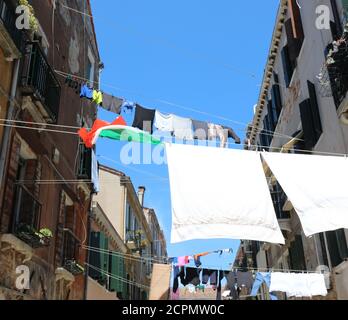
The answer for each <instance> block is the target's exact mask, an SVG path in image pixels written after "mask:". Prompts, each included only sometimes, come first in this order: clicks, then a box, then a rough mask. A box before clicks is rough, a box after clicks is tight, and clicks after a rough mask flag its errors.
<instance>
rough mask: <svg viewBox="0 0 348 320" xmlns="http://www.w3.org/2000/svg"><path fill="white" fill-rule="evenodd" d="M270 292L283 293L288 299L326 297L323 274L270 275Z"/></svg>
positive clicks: (278, 273) (274, 273)
mask: <svg viewBox="0 0 348 320" xmlns="http://www.w3.org/2000/svg"><path fill="white" fill-rule="evenodd" d="M269 290H270V291H271V292H277V291H279V292H285V293H286V294H287V296H288V297H298V298H300V297H315V296H326V295H327V289H326V285H325V277H324V275H323V274H319V273H312V274H305V273H303V274H302V273H282V272H272V273H271V285H270V289H269Z"/></svg>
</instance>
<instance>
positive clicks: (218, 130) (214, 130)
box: [208, 123, 228, 148]
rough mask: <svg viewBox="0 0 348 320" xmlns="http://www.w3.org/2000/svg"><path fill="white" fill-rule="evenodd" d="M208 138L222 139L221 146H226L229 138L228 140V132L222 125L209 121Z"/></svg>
mask: <svg viewBox="0 0 348 320" xmlns="http://www.w3.org/2000/svg"><path fill="white" fill-rule="evenodd" d="M208 128H209V130H208V139H209V140H216V139H217V138H219V139H220V147H221V148H226V145H227V140H228V133H227V131H225V130H224V129H223V127H222V126H220V125H217V124H213V123H209V124H208Z"/></svg>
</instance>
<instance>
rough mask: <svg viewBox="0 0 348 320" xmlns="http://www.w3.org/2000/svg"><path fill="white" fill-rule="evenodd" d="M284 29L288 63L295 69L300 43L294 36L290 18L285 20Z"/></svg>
mask: <svg viewBox="0 0 348 320" xmlns="http://www.w3.org/2000/svg"><path fill="white" fill-rule="evenodd" d="M285 31H286V37H287V40H288V42H287V46H288V52H289V63H290V64H291V66H292V68H293V69H295V68H296V66H297V57H298V56H299V54H300V51H301V46H302V43H301V42H300V41H299V40H298V39H296V38H295V37H294V33H293V28H292V23H291V19H288V20H287V21H285Z"/></svg>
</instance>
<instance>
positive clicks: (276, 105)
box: [272, 84, 283, 121]
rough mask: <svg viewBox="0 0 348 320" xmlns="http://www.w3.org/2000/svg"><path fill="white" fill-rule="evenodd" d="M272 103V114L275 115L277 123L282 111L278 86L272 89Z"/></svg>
mask: <svg viewBox="0 0 348 320" xmlns="http://www.w3.org/2000/svg"><path fill="white" fill-rule="evenodd" d="M272 103H273V110H274V111H273V112H275V114H276V115H277V121H278V119H279V117H280V114H281V112H282V109H283V105H282V97H281V94H280V86H279V84H275V85H273V87H272Z"/></svg>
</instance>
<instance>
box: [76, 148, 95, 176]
mask: <svg viewBox="0 0 348 320" xmlns="http://www.w3.org/2000/svg"><path fill="white" fill-rule="evenodd" d="M77 177H78V178H79V179H86V180H89V179H91V178H92V149H89V148H87V147H86V146H85V145H84V144H82V143H81V144H80V145H79V162H78V168H77Z"/></svg>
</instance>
